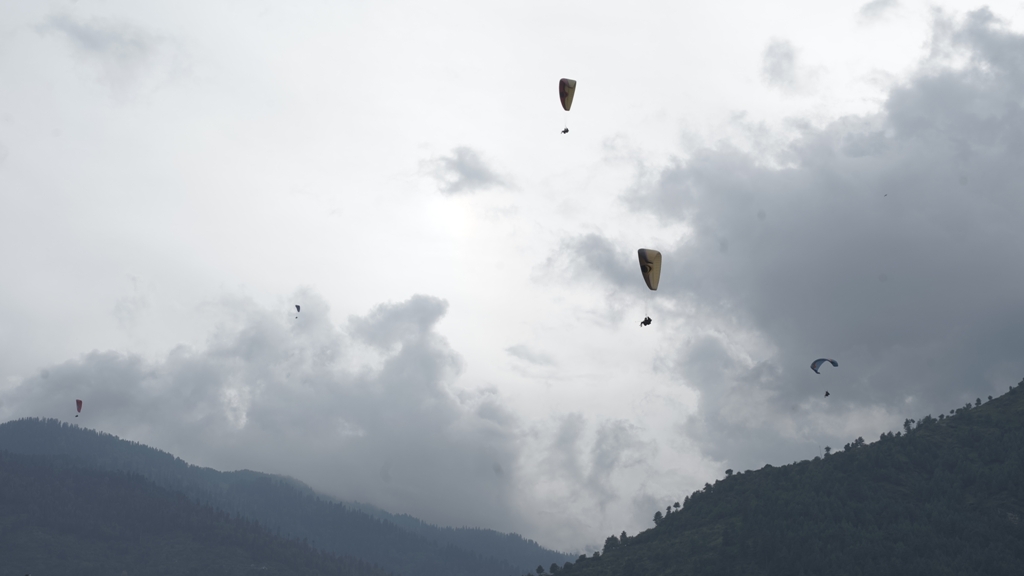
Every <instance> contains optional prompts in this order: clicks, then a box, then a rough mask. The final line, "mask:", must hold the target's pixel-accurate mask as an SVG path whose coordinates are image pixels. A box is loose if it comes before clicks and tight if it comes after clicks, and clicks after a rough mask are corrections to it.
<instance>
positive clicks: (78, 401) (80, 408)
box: [75, 400, 82, 414]
mask: <svg viewBox="0 0 1024 576" xmlns="http://www.w3.org/2000/svg"><path fill="white" fill-rule="evenodd" d="M75 406H77V407H78V413H79V414H81V413H82V401H81V400H75Z"/></svg>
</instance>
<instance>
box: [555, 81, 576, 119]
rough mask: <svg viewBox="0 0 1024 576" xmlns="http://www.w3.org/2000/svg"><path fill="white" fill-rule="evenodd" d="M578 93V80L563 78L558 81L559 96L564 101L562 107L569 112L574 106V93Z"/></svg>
mask: <svg viewBox="0 0 1024 576" xmlns="http://www.w3.org/2000/svg"><path fill="white" fill-rule="evenodd" d="M575 93H576V81H575V80H569V79H568V78H562V79H561V80H559V81H558V98H559V99H560V100H561V101H562V108H565V111H566V112H568V111H569V108H572V95H573V94H575Z"/></svg>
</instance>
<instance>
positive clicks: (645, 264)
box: [636, 248, 661, 326]
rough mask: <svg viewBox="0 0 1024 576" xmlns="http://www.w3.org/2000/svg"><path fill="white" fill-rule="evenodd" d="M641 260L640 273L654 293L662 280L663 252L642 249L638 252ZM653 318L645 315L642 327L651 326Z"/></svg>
mask: <svg viewBox="0 0 1024 576" xmlns="http://www.w3.org/2000/svg"><path fill="white" fill-rule="evenodd" d="M636 254H637V257H638V258H639V259H640V273H641V274H643V276H644V282H645V283H647V287H648V288H650V289H651V290H652V291H653V290H657V289H658V281H659V280H661V252H658V251H657V250H651V249H649V248H641V249H639V250H637V251H636ZM650 325H651V317H650V316H649V315H647V314H646V311H645V314H644V320H643V322H641V323H640V326H650Z"/></svg>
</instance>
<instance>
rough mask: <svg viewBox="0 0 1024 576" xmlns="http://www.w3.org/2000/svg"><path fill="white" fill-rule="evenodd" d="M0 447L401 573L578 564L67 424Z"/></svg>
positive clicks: (519, 541) (1, 436) (19, 434)
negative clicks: (105, 474)
mask: <svg viewBox="0 0 1024 576" xmlns="http://www.w3.org/2000/svg"><path fill="white" fill-rule="evenodd" d="M0 450H6V451H8V452H12V453H17V454H35V455H51V456H63V457H68V458H74V459H75V460H76V461H77V462H79V463H81V465H83V466H89V467H92V468H95V469H97V470H106V471H120V472H128V473H133V474H138V475H141V476H143V477H145V478H147V479H149V480H151V481H153V482H155V483H156V484H157V485H159V486H161V487H163V488H166V489H168V490H172V491H175V492H178V493H181V494H183V495H185V496H187V497H188V498H190V499H192V500H198V501H199V502H202V503H204V504H207V505H209V506H212V507H215V508H218V509H221V510H224V511H226V512H228V513H230V514H232V515H234V514H239V515H241V516H242V517H244V518H247V519H250V520H254V521H257V522H259V523H260V524H261V525H263V526H266V527H267V528H269V529H270V530H272V531H274V532H276V533H279V534H281V535H283V536H286V537H289V538H293V539H306V540H307V541H308V542H309V543H310V544H311V545H312V546H315V547H316V548H317V549H319V550H322V551H325V552H329V553H331V554H336V555H339V556H351V557H354V558H359V559H360V560H363V561H365V562H368V563H371V564H375V565H378V566H380V567H382V568H383V569H385V570H387V571H390V572H394V573H395V574H398V575H401V576H441V575H442V574H443V575H444V576H512V575H515V574H521V573H522V572H524V571H526V570H530V569H531V568H532V567H535V566H537V565H538V564H543V565H545V566H547V565H549V564H551V563H559V564H561V563H564V562H566V561H568V560H570V559H571V557H570V556H568V555H565V554H561V553H559V552H553V551H551V550H546V549H544V548H542V547H540V546H539V545H538V544H537V543H536V542H533V541H532V540H526V539H524V538H522V537H521V536H518V535H515V534H501V533H499V532H495V531H493V530H481V529H469V528H439V527H437V526H432V525H430V524H426V523H424V522H421V521H419V520H417V519H415V518H412V517H411V516H406V515H393V514H389V513H387V512H384V511H383V510H379V509H377V508H374V507H372V506H368V505H365V504H347V503H343V502H338V501H335V500H333V499H331V498H327V497H325V496H323V495H319V494H316V493H315V492H314V491H313V490H312V489H311V488H309V487H308V486H306V485H305V484H303V483H301V482H299V481H298V480H295V479H293V478H288V477H284V476H275V475H270V474H263V473H259V472H252V471H248V470H242V471H236V472H219V471H217V470H213V469H211V468H201V467H198V466H192V465H190V464H188V463H186V462H184V461H183V460H181V459H180V458H175V457H174V456H172V455H171V454H168V453H166V452H162V451H160V450H156V449H154V448H150V447H148V446H144V445H142V444H139V443H136V442H129V441H126V440H121V439H119V438H117V437H116V436H112V435H109V434H103V433H98V432H95V431H92V430H87V429H84V428H80V427H78V426H74V425H70V424H67V423H62V422H60V421H58V420H40V419H35V418H27V419H22V420H16V421H12V422H7V423H4V424H2V425H0Z"/></svg>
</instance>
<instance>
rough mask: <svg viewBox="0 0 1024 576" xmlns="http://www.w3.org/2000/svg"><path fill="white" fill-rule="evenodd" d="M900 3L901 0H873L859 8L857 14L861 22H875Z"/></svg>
mask: <svg viewBox="0 0 1024 576" xmlns="http://www.w3.org/2000/svg"><path fill="white" fill-rule="evenodd" d="M899 5H900V3H899V0H872V1H871V2H868V3H867V4H865V5H863V6H861V7H860V10H857V16H858V17H859V18H860V21H861V22H874V21H877V20H881V19H882V18H883V17H884V16H885V15H886V14H888V13H889V12H891V11H892V10H894V9H895V8H896V7H897V6H899Z"/></svg>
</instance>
